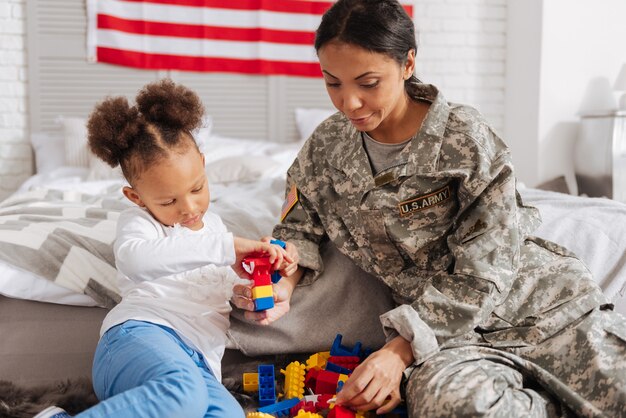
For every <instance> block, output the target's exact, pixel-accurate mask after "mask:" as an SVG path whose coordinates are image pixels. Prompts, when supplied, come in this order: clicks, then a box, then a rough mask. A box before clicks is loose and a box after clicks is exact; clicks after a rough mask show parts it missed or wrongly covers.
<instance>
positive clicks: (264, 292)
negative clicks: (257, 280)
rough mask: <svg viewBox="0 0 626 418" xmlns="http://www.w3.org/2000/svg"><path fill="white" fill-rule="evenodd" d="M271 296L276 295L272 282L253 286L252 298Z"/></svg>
mask: <svg viewBox="0 0 626 418" xmlns="http://www.w3.org/2000/svg"><path fill="white" fill-rule="evenodd" d="M271 297H274V289H273V288H272V285H271V284H270V285H267V286H255V287H253V288H252V299H260V298H271Z"/></svg>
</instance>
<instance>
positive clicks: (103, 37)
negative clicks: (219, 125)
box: [87, 0, 412, 77]
mask: <svg viewBox="0 0 626 418" xmlns="http://www.w3.org/2000/svg"><path fill="white" fill-rule="evenodd" d="M332 3H333V2H331V1H303V0H150V1H142V0H88V4H87V8H88V26H89V32H88V35H89V36H88V49H89V51H88V55H89V58H90V60H91V61H98V62H106V63H111V64H118V65H124V66H130V67H137V68H144V69H176V70H186V71H218V72H238V73H248V74H288V75H300V76H310V77H319V76H320V75H321V74H320V70H319V63H318V60H317V55H316V53H315V50H314V48H313V41H314V38H315V30H316V29H317V26H318V25H319V22H320V20H321V16H322V14H323V13H324V12H325V11H326V10H327V9H328V8H329V7H330V6H331V5H332ZM407 10H408V11H409V13H411V11H412V10H411V7H410V6H407Z"/></svg>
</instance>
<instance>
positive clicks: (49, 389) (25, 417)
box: [0, 377, 98, 418]
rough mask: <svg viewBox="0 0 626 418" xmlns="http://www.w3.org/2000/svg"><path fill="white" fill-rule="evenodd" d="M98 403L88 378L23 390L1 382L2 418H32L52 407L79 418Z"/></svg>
mask: <svg viewBox="0 0 626 418" xmlns="http://www.w3.org/2000/svg"><path fill="white" fill-rule="evenodd" d="M96 403H98V398H96V394H95V393H94V392H93V388H92V387H91V381H90V380H89V379H88V378H86V377H85V378H82V379H75V380H66V381H63V382H57V383H53V384H49V385H42V386H36V387H32V388H23V387H20V386H17V385H15V384H14V383H12V382H8V381H6V380H0V418H32V417H33V416H34V415H36V414H38V413H39V412H41V411H42V410H44V409H45V408H47V407H48V406H50V405H56V406H58V407H61V408H63V409H65V410H66V411H67V412H68V413H69V414H70V415H74V414H77V413H79V412H81V411H84V410H85V409H87V408H89V407H90V406H92V405H95V404H96Z"/></svg>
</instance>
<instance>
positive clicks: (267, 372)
mask: <svg viewBox="0 0 626 418" xmlns="http://www.w3.org/2000/svg"><path fill="white" fill-rule="evenodd" d="M258 372H259V373H258V375H259V405H261V406H265V405H271V404H273V403H274V402H276V387H275V386H274V366H273V365H271V364H259V367H258ZM260 412H265V411H260Z"/></svg>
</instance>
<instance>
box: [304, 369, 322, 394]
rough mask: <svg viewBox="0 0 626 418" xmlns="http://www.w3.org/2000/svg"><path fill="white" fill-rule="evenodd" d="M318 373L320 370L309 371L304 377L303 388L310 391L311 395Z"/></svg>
mask: <svg viewBox="0 0 626 418" xmlns="http://www.w3.org/2000/svg"><path fill="white" fill-rule="evenodd" d="M319 372H320V369H311V370H309V371H308V372H306V376H305V377H304V387H306V388H309V389H311V390H312V391H313V393H315V381H316V380H317V375H318V374H319Z"/></svg>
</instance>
